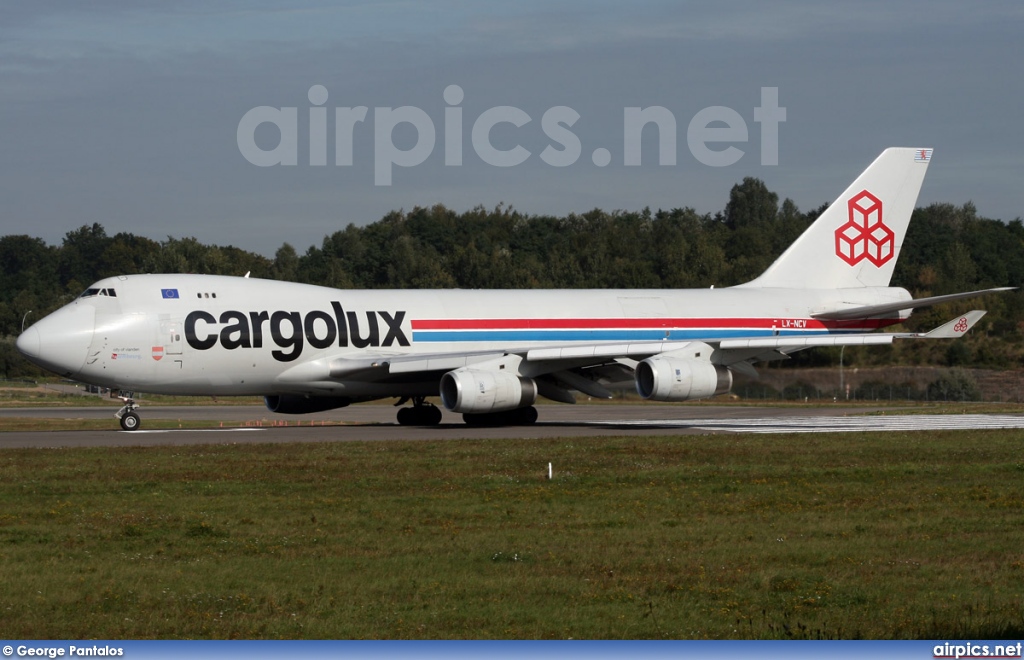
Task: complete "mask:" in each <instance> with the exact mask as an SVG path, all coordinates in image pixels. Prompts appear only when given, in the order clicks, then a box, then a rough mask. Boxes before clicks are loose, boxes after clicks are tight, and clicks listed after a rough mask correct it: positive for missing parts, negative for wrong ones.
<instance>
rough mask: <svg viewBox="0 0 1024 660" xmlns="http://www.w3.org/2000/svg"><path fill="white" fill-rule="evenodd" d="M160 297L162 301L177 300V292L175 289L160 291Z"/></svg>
mask: <svg viewBox="0 0 1024 660" xmlns="http://www.w3.org/2000/svg"><path fill="white" fill-rule="evenodd" d="M160 295H161V296H163V298H164V300H168V299H170V300H177V299H178V290H177V289H160Z"/></svg>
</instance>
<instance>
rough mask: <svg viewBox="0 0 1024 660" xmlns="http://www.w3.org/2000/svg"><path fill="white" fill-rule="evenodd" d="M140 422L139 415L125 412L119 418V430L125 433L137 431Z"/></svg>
mask: <svg viewBox="0 0 1024 660" xmlns="http://www.w3.org/2000/svg"><path fill="white" fill-rule="evenodd" d="M141 423H142V420H141V419H139V413H136V412H127V413H125V414H124V415H122V416H121V428H122V429H124V430H125V431H138V430H139V424H141Z"/></svg>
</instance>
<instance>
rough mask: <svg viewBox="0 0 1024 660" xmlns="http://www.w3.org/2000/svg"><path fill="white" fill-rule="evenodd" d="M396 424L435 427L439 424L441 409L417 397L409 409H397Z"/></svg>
mask: <svg viewBox="0 0 1024 660" xmlns="http://www.w3.org/2000/svg"><path fill="white" fill-rule="evenodd" d="M398 423H399V424H401V425H402V426H437V425H438V424H440V423H441V409H440V408H438V407H437V406H435V405H433V404H430V403H426V402H425V401H424V400H423V397H417V398H415V399H414V400H413V405H412V407H411V408H399V409H398Z"/></svg>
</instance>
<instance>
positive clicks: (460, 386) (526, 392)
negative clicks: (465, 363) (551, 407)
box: [441, 369, 537, 413]
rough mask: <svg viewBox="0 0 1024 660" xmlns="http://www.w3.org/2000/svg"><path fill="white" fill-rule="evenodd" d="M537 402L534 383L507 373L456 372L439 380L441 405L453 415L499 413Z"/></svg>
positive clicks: (473, 370) (470, 370) (464, 370)
mask: <svg viewBox="0 0 1024 660" xmlns="http://www.w3.org/2000/svg"><path fill="white" fill-rule="evenodd" d="M536 400H537V383H536V382H534V381H533V380H532V379H530V378H521V377H519V376H517V375H515V374H512V373H509V372H507V371H485V370H477V369H456V370H455V371H449V372H448V373H446V374H445V375H443V376H441V403H443V404H444V407H445V408H447V409H448V410H450V411H452V412H460V413H490V412H502V411H504V410H515V409H516V408H522V407H524V406H532V405H533V403H534V401H536Z"/></svg>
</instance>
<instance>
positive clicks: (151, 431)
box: [121, 427, 266, 435]
mask: <svg viewBox="0 0 1024 660" xmlns="http://www.w3.org/2000/svg"><path fill="white" fill-rule="evenodd" d="M236 431H266V429H263V428H254V427H239V428H231V429H148V430H144V431H121V433H131V434H132V435H140V434H142V433H234V432H236Z"/></svg>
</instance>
